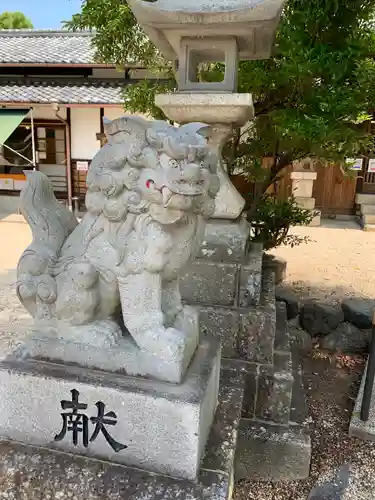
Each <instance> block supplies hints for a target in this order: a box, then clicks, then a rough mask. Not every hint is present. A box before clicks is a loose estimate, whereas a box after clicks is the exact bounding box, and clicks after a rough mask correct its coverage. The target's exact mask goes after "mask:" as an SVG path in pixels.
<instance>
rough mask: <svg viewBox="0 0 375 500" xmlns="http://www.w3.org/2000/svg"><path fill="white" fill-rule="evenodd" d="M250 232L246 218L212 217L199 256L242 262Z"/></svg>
mask: <svg viewBox="0 0 375 500" xmlns="http://www.w3.org/2000/svg"><path fill="white" fill-rule="evenodd" d="M249 234H250V226H249V223H248V222H247V221H246V220H245V219H240V220H239V221H230V220H225V219H216V220H215V219H211V220H209V221H207V224H206V230H205V236H204V240H203V244H202V246H201V248H200V249H199V252H198V254H197V258H198V259H204V260H206V259H208V260H210V261H216V262H234V263H236V264H238V263H241V262H243V259H244V256H245V253H246V247H247V242H248V239H249Z"/></svg>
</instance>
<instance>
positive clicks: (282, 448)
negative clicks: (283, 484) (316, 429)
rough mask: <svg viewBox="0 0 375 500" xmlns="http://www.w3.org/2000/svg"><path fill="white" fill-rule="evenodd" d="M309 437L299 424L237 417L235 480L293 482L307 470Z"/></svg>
mask: <svg viewBox="0 0 375 500" xmlns="http://www.w3.org/2000/svg"><path fill="white" fill-rule="evenodd" d="M310 460H311V440H310V436H309V435H308V434H307V433H306V431H305V429H304V428H303V427H301V426H291V427H285V426H283V425H275V424H271V423H268V422H255V421H253V420H249V419H244V418H242V419H241V422H240V428H239V435H238V444H237V450H236V462H235V480H236V481H239V480H241V479H250V480H254V481H296V480H301V479H306V478H307V477H308V476H309V472H310Z"/></svg>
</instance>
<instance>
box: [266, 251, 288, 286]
mask: <svg viewBox="0 0 375 500" xmlns="http://www.w3.org/2000/svg"><path fill="white" fill-rule="evenodd" d="M286 265H287V262H286V260H284V259H282V258H281V257H276V255H271V254H269V253H264V254H263V268H264V269H271V270H272V271H273V272H274V273H275V283H276V285H278V284H280V283H281V282H282V281H284V279H285V277H286Z"/></svg>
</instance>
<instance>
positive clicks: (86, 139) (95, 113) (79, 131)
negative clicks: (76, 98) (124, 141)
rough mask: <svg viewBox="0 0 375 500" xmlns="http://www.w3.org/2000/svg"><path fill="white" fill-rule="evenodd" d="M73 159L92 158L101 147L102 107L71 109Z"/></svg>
mask: <svg viewBox="0 0 375 500" xmlns="http://www.w3.org/2000/svg"><path fill="white" fill-rule="evenodd" d="M70 123H71V149H72V159H73V160H92V158H93V157H94V155H95V153H96V152H97V151H98V149H99V148H100V141H98V140H97V139H96V134H97V133H99V132H100V108H72V109H71V111H70Z"/></svg>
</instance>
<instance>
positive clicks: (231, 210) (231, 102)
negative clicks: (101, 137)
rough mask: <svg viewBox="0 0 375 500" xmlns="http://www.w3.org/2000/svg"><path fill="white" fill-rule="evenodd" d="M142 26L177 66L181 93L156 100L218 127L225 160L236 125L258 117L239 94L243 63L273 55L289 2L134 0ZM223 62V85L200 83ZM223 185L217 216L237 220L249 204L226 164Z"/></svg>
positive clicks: (183, 117) (170, 111)
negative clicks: (206, 68) (209, 66)
mask: <svg viewBox="0 0 375 500" xmlns="http://www.w3.org/2000/svg"><path fill="white" fill-rule="evenodd" d="M128 3H129V5H130V7H131V9H132V11H133V12H134V15H135V16H136V18H137V21H138V22H139V24H140V25H141V26H142V27H143V28H144V30H145V32H146V33H147V35H148V36H149V38H150V39H151V40H152V41H153V42H154V44H155V45H156V47H157V48H158V49H159V50H160V52H161V53H162V54H163V55H164V57H165V58H166V59H168V60H171V61H174V62H175V63H176V67H177V68H178V69H177V75H176V76H177V82H178V92H176V93H173V94H164V95H163V94H161V95H157V96H156V100H155V102H156V104H157V105H158V106H159V107H160V108H161V109H162V110H163V111H164V112H165V114H166V115H167V116H168V118H169V119H171V120H173V121H175V122H178V123H186V122H193V121H201V122H204V123H208V124H210V125H212V126H213V135H212V137H211V144H212V147H213V148H214V149H216V150H217V152H218V153H219V156H220V157H221V155H220V153H221V150H222V147H223V146H224V144H225V142H226V141H227V140H228V139H229V137H230V135H231V133H232V130H233V128H234V127H241V126H243V125H245V124H246V123H247V122H248V121H249V120H250V119H251V118H252V117H253V103H252V98H251V94H239V93H236V90H237V72H238V64H239V62H240V61H241V60H251V59H265V58H268V57H269V56H270V53H271V49H272V45H273V41H274V35H275V31H276V27H277V24H278V22H279V18H280V14H281V11H282V7H283V4H284V0H190V1H186V0H154V1H152V0H129V2H128ZM210 62H211V63H212V62H221V63H223V64H224V67H225V71H224V77H223V80H222V81H220V82H205V81H202V80H200V79H199V73H200V72H199V68H200V65H201V64H205V63H210ZM218 168H219V176H220V182H221V187H220V191H219V193H218V195H217V198H216V210H215V214H214V217H215V218H219V219H227V220H228V219H232V220H233V219H237V218H238V217H239V216H240V214H241V212H242V210H243V207H244V204H245V201H244V199H243V198H242V196H241V195H240V194H239V193H238V191H237V190H236V189H235V188H234V186H233V185H232V183H231V181H230V180H229V178H228V175H227V174H226V170H225V166H224V165H223V163H222V162H220V164H219V166H218Z"/></svg>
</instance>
